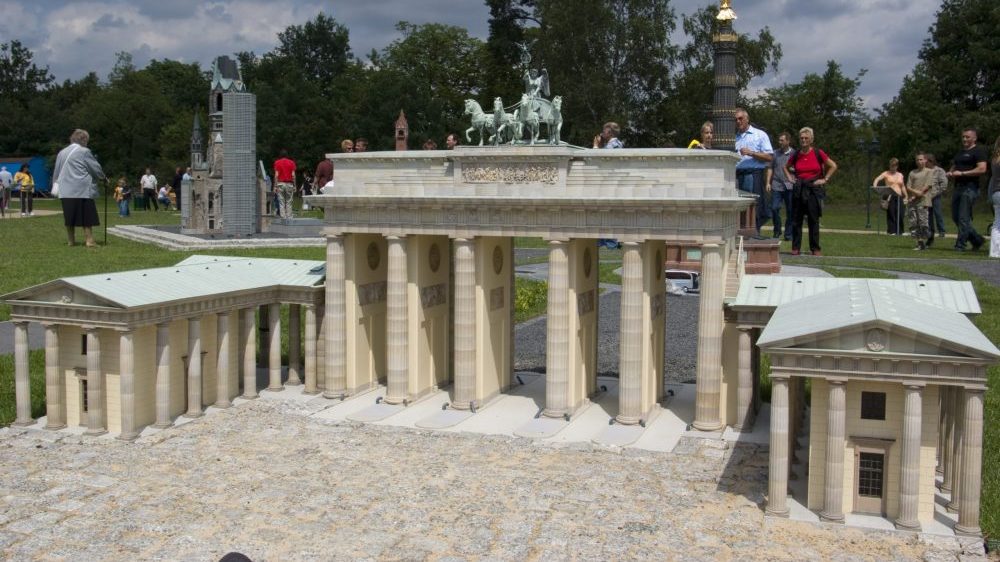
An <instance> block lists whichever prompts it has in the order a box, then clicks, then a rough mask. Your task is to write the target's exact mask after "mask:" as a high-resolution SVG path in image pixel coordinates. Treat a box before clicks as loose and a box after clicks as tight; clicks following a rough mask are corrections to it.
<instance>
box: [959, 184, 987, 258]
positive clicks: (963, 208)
mask: <svg viewBox="0 0 1000 562" xmlns="http://www.w3.org/2000/svg"><path fill="white" fill-rule="evenodd" d="M978 196H979V189H977V188H975V187H959V188H956V189H955V192H954V193H953V194H952V196H951V218H952V219H953V220H954V221H955V224H956V225H958V239H957V240H955V247H956V248H965V244H966V242H968V243H970V244H972V245H973V246H982V245H983V242H984V240H983V237H982V236H980V235H979V233H978V232H976V228H975V227H974V226H972V206H973V205H974V204H975V203H976V197H978Z"/></svg>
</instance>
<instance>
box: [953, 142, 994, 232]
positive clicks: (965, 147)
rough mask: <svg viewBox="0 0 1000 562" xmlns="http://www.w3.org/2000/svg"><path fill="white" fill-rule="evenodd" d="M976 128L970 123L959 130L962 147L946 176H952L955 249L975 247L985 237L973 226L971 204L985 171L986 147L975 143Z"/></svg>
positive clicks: (977, 194) (974, 200) (973, 201)
mask: <svg viewBox="0 0 1000 562" xmlns="http://www.w3.org/2000/svg"><path fill="white" fill-rule="evenodd" d="M978 137H979V135H978V133H977V131H976V130H975V129H973V128H971V127H969V128H967V129H963V130H962V150H960V151H959V153H958V154H957V155H956V156H955V160H954V161H953V163H952V165H951V169H950V170H948V173H947V176H948V177H949V178H954V179H955V191H954V193H952V194H951V217H952V220H954V221H955V224H956V225H957V226H958V239H957V240H955V249H956V250H958V251H959V252H964V251H965V244H966V242H968V243H969V244H971V245H972V250H973V251H975V250H978V249H979V248H981V247H982V245H983V243H985V242H986V240H985V239H984V238H983V237H982V236H981V235H980V234H979V233H978V232H976V228H975V227H974V226H972V206H973V205H975V203H976V197H978V196H979V177H980V176H982V175H984V174H985V173H986V160H987V157H986V150H985V149H984V148H983V147H981V146H979V145H978V144H976V142H977V141H978V140H979V138H978Z"/></svg>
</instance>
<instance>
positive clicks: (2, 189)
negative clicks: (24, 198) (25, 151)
mask: <svg viewBox="0 0 1000 562" xmlns="http://www.w3.org/2000/svg"><path fill="white" fill-rule="evenodd" d="M12 185H14V176H12V175H10V172H8V171H7V166H0V217H6V216H7V206H8V205H10V187H11V186H12Z"/></svg>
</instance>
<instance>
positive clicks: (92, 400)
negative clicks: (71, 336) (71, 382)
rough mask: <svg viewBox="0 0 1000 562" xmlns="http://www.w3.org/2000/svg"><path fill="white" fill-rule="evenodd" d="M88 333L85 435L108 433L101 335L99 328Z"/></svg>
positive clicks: (88, 329)
mask: <svg viewBox="0 0 1000 562" xmlns="http://www.w3.org/2000/svg"><path fill="white" fill-rule="evenodd" d="M85 330H86V332H87V431H86V432H84V434H85V435H104V434H105V433H107V432H108V429H107V426H106V425H105V423H106V422H105V418H104V372H103V371H102V369H101V333H100V330H99V329H98V328H92V327H91V328H86V329H85Z"/></svg>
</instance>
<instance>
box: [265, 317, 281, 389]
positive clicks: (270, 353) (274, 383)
mask: <svg viewBox="0 0 1000 562" xmlns="http://www.w3.org/2000/svg"><path fill="white" fill-rule="evenodd" d="M267 308H268V310H267V323H268V335H269V336H270V338H269V341H268V345H267V358H268V375H269V376H268V378H269V381H270V384H268V386H267V389H268V390H269V391H271V392H281V391H282V390H283V389H284V388H285V387H284V386H282V384H281V304H280V303H276V302H274V303H271V304H269V305H268V307H267Z"/></svg>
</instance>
